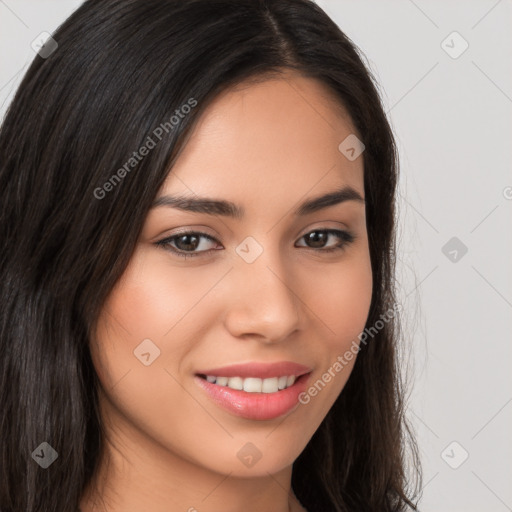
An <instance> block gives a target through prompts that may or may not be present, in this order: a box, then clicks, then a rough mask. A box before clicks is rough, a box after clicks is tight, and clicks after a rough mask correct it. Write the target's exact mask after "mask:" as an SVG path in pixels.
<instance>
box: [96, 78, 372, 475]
mask: <svg viewBox="0 0 512 512" xmlns="http://www.w3.org/2000/svg"><path fill="white" fill-rule="evenodd" d="M355 133H356V131H355V129H354V127H353V125H352V123H351V120H350V118H349V116H348V115H347V114H346V113H345V111H344V110H343V109H342V108H341V106H340V105H338V104H337V103H336V102H335V100H334V98H333V97H332V96H331V93H330V91H329V90H327V89H326V88H325V86H324V85H322V84H321V83H319V82H317V81H315V80H313V79H308V78H304V77H301V76H298V75H295V74H287V75H285V76H284V78H282V79H272V80H268V81H265V82H262V83H259V84H245V85H244V86H243V87H242V86H239V87H237V88H236V89H230V90H229V91H227V92H224V93H222V94H221V95H220V96H218V97H217V98H216V100H215V101H214V103H212V104H211V105H210V106H209V107H208V109H207V110H206V111H205V113H204V114H203V116H202V117H201V119H200V121H199V122H198V124H197V125H196V127H195V128H194V132H193V134H192V136H191V137H190V139H189V141H188V143H187V145H186V147H185V149H184V151H183V153H182V154H181V155H180V157H179V160H178V161H177V163H176V164H175V166H174V167H173V168H172V169H171V171H170V173H169V175H168V177H167V180H166V181H165V183H164V185H163V187H162V188H161V190H160V191H159V194H158V196H157V197H156V198H155V200H156V203H157V204H156V205H155V206H154V207H153V208H152V209H151V210H150V212H149V214H148V216H147V218H146V221H145V225H144V228H143V231H142V233H141V235H140V239H139V242H138V245H137V248H136V250H135V252H134V254H133V256H132V258H131V261H130V263H129V265H128V267H127V269H126V271H125V273H124V274H123V276H122V278H121V279H120V281H119V282H118V283H117V285H116V287H115V288H114V289H113V290H112V292H111V294H110V296H109V298H108V300H107V302H106V304H105V306H104V309H103V311H102V314H101V316H100V318H99V321H98V325H97V331H96V339H94V340H92V343H91V354H92V357H93V361H94V364H95V367H96V370H97V372H98V376H99V379H100V382H101V385H102V388H103V389H102V393H101V406H102V414H103V416H104V420H105V422H106V423H107V424H108V425H109V428H110V429H112V430H113V431H114V430H115V431H116V432H117V433H118V436H124V439H125V440H126V439H130V438H135V437H136V438H137V443H136V444H137V446H144V450H145V453H153V454H154V457H155V458H158V460H163V459H165V460H173V461H174V462H175V463H178V461H182V462H183V461H185V462H186V463H188V464H192V465H194V466H196V467H201V468H202V469H203V470H209V471H215V472H218V473H223V474H227V473H231V474H232V475H234V476H236V475H238V476H243V477H247V476H261V475H267V473H272V474H273V473H276V472H278V471H280V470H282V469H283V468H286V467H287V466H290V465H291V464H292V463H293V462H294V460H295V459H296V458H297V457H298V456H299V454H300V453H301V451H302V450H303V449H304V448H305V446H306V444H307V443H308V441H309V440H310V438H311V436H312V435H313V434H314V432H315V430H316V429H317V428H318V427H319V425H320V423H321V422H322V420H323V419H324V417H325V416H326V414H327V413H328V411H329V409H330V408H331V406H332V405H333V403H334V401H335V400H336V398H337V397H338V396H339V394H340V392H341V391H342V389H343V387H344V385H345V383H346V382H347V379H348V377H349V375H350V372H351V370H352V368H353V365H354V363H355V357H353V358H352V359H351V360H347V359H346V358H344V359H343V361H344V363H343V364H342V363H340V358H341V357H343V355H344V354H345V353H346V352H347V351H348V350H350V349H351V347H352V352H356V351H354V350H353V348H354V347H356V346H357V343H358V334H359V333H361V331H363V329H364V326H365V322H366V319H367V316H368V312H369V307H370V302H371V295H372V269H371V264H370V256H369V248H368V238H367V231H366V218H365V205H364V197H365V190H364V182H363V156H364V154H363V155H361V156H359V157H358V158H356V159H355V160H354V159H348V158H346V157H345V156H344V154H343V153H342V152H340V150H339V149H338V146H339V145H340V143H341V142H342V141H343V140H344V139H345V138H346V137H348V136H349V135H351V134H355ZM344 188H345V189H346V190H345V192H346V191H347V190H348V191H350V190H351V191H352V192H351V194H350V193H349V194H347V193H345V195H344V197H345V200H342V199H343V197H341V199H340V197H338V198H337V199H336V200H335V201H331V202H329V201H327V200H325V201H323V202H322V201H321V202H316V203H314V204H313V206H311V205H310V206H309V207H302V206H303V204H305V203H308V202H311V201H312V200H313V199H316V198H319V197H320V196H324V195H326V194H331V193H334V192H337V191H340V190H341V189H344ZM357 195H359V196H360V197H361V198H362V200H357ZM170 196H172V197H174V198H176V196H181V197H182V198H188V199H189V200H192V199H194V200H198V199H200V198H208V199H209V200H210V202H209V203H206V204H204V203H203V205H202V207H201V206H200V207H195V208H193V206H192V202H191V201H189V202H186V201H182V202H181V204H180V203H179V202H176V201H175V200H172V199H171V197H170ZM214 201H226V202H229V203H233V205H234V207H233V208H232V209H230V208H227V207H226V206H225V205H224V206H222V204H221V205H219V204H216V203H214ZM327 205H328V206H327ZM191 209H194V210H197V211H191ZM212 209H213V210H212ZM235 209H238V214H239V215H231V214H229V213H230V212H231V213H233V211H231V210H235ZM336 363H337V364H336ZM340 366H341V367H342V368H341V369H340ZM285 386H287V387H285ZM240 388H242V389H240ZM281 388H284V389H281ZM299 398H300V400H299ZM157 454H158V455H157Z"/></svg>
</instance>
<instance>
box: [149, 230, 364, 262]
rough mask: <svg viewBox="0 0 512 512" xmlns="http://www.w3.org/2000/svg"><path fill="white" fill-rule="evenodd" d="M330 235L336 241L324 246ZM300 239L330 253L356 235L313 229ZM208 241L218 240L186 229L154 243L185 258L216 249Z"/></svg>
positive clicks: (320, 250)
mask: <svg viewBox="0 0 512 512" xmlns="http://www.w3.org/2000/svg"><path fill="white" fill-rule="evenodd" d="M330 237H334V238H337V239H338V243H336V244H335V245H333V246H331V247H325V244H326V242H327V241H328V240H329V238H330ZM202 239H204V240H206V241H207V242H206V243H202ZM302 239H304V240H305V241H306V242H307V243H308V244H311V245H309V246H306V248H307V249H311V250H313V251H316V252H319V253H330V252H334V251H341V250H343V249H345V247H346V246H347V245H349V244H351V243H352V242H353V241H354V240H355V239H356V237H355V235H354V234H352V233H350V232H348V231H343V230H339V229H315V230H313V231H310V232H309V233H307V234H306V235H303V236H302V237H301V238H300V240H302ZM208 242H216V243H217V244H218V243H219V242H218V240H216V239H215V238H213V237H212V236H210V235H208V234H206V233H201V232H198V231H188V232H184V233H179V234H177V235H173V236H170V237H167V238H164V239H163V240H160V241H159V242H156V243H155V245H157V246H159V247H162V248H163V249H165V250H166V251H169V252H171V253H173V254H176V255H177V256H180V257H182V258H187V257H196V256H201V255H204V254H205V253H209V252H211V251H212V250H217V249H207V248H205V247H204V246H205V245H206V246H208ZM299 247H304V246H299ZM198 249H202V250H198Z"/></svg>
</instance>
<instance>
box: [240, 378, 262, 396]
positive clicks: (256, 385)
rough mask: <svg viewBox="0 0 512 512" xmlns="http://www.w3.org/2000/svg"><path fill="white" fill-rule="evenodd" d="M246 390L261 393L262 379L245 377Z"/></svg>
mask: <svg viewBox="0 0 512 512" xmlns="http://www.w3.org/2000/svg"><path fill="white" fill-rule="evenodd" d="M244 391H247V392H249V393H261V379H258V378H255V377H247V378H246V379H244Z"/></svg>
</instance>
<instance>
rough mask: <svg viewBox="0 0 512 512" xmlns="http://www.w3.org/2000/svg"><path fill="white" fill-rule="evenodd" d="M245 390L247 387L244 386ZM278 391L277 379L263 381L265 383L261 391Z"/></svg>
mask: <svg viewBox="0 0 512 512" xmlns="http://www.w3.org/2000/svg"><path fill="white" fill-rule="evenodd" d="M244 389H245V386H244ZM277 390H278V386H277V377H272V378H271V379H263V383H262V386H261V391H262V392H263V393H276V392H277Z"/></svg>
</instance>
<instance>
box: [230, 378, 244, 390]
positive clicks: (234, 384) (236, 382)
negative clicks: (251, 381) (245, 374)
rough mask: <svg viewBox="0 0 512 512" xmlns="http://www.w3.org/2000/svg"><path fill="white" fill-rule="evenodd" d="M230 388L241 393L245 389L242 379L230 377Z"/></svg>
mask: <svg viewBox="0 0 512 512" xmlns="http://www.w3.org/2000/svg"><path fill="white" fill-rule="evenodd" d="M228 386H229V387H230V388H232V389H239V390H240V391H241V390H242V389H244V381H243V380H242V377H230V378H229V379H228Z"/></svg>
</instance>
